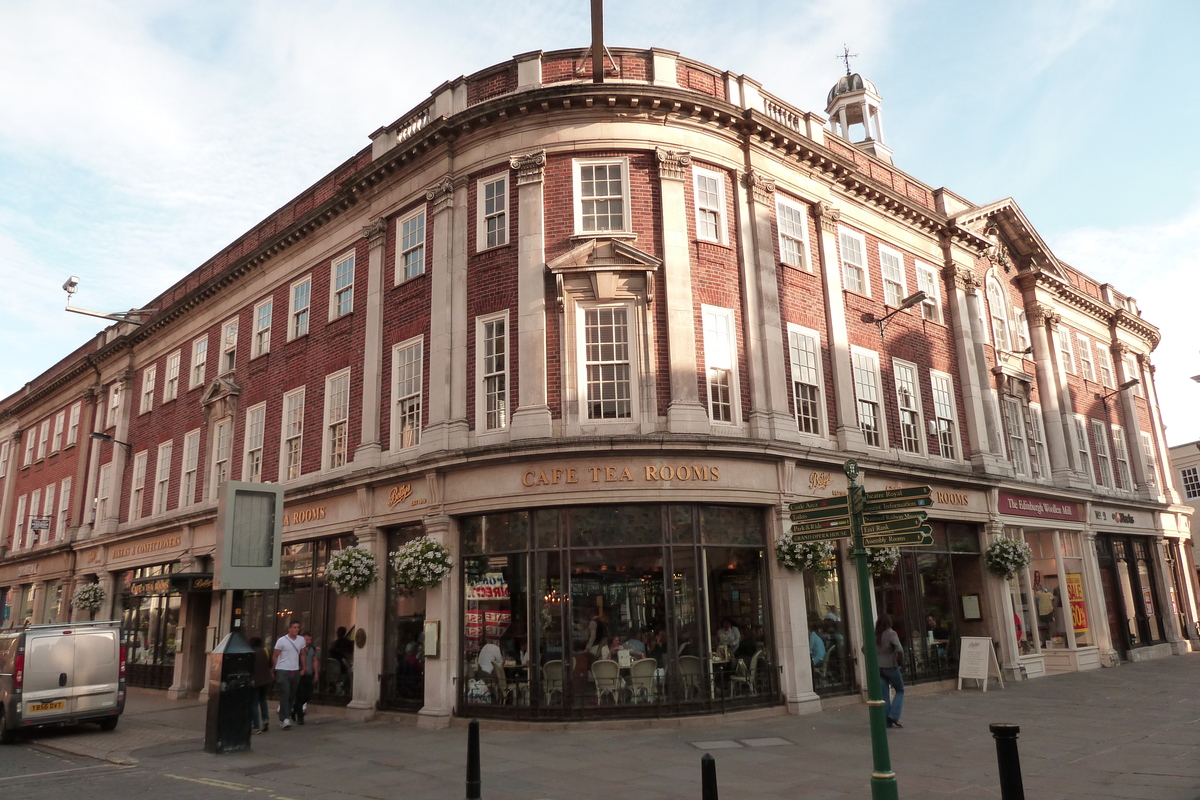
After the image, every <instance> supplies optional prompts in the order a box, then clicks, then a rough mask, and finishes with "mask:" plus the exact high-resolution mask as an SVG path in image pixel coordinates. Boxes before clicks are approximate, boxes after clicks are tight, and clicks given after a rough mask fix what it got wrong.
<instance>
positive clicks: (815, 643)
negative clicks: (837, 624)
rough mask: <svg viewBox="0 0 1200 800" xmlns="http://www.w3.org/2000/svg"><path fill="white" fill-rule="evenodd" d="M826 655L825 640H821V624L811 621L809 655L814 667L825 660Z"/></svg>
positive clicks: (809, 626)
mask: <svg viewBox="0 0 1200 800" xmlns="http://www.w3.org/2000/svg"><path fill="white" fill-rule="evenodd" d="M825 653H826V649H825V640H824V639H823V638H821V633H820V631H819V624H818V622H817V620H816V619H811V620H809V622H808V654H809V656H810V657H811V658H812V663H813V666H814V667H815V666H818V665H819V664H821V663H822V662H823V661H824V660H825Z"/></svg>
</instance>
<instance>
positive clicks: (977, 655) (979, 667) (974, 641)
mask: <svg viewBox="0 0 1200 800" xmlns="http://www.w3.org/2000/svg"><path fill="white" fill-rule="evenodd" d="M958 641H959V647H958V688H959V689H960V690H961V689H962V682H963V679H964V678H966V679H967V680H976V681H982V683H983V690H984V691H985V692H986V691H987V688H988V678H989V677H990V676H991V674H992V669H993V668H995V672H996V679H997V680H999V681H1000V688H1001V689H1003V688H1004V676H1003V675H1002V674H1001V673H1000V662H999V661H997V660H996V649H995V648H994V647H993V646H992V639H991V637H990V636H962V637H960V638H959V640H958Z"/></svg>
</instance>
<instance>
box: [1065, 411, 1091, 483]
mask: <svg viewBox="0 0 1200 800" xmlns="http://www.w3.org/2000/svg"><path fill="white" fill-rule="evenodd" d="M1071 419H1072V420H1073V421H1074V423H1075V424H1074V430H1075V434H1074V437H1075V458H1076V459H1078V460H1080V461H1082V462H1083V463H1082V464H1081V465H1080V471H1081V472H1083V474H1084V475H1086V476H1087V479H1088V480H1089V481H1091V482H1092V483H1093V484H1095V483H1097V480H1096V465H1095V464H1094V463H1093V462H1092V446H1091V444H1090V443H1089V442H1088V433H1087V428H1088V426H1087V423H1086V422H1085V421H1084V418H1083V416H1082V415H1080V414H1074V415H1072V417H1071Z"/></svg>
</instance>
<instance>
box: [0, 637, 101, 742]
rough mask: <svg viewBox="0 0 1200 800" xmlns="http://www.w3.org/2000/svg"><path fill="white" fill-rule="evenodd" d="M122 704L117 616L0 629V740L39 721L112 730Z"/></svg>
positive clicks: (45, 723)
mask: <svg viewBox="0 0 1200 800" xmlns="http://www.w3.org/2000/svg"><path fill="white" fill-rule="evenodd" d="M124 710H125V649H124V648H123V647H122V646H121V623H120V621H118V620H111V621H106V622H73V623H63V624H56V625H27V626H25V627H23V628H15V629H10V630H4V631H0V744H11V743H12V742H13V741H14V740H15V739H16V735H17V732H18V731H20V730H22V729H28V728H33V727H36V726H38V725H55V724H61V723H75V722H99V723H100V727H101V729H103V730H106V731H111V730H112V729H114V728H116V727H117V720H118V718H119V717H120V715H121V712H122V711H124Z"/></svg>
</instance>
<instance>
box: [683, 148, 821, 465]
mask: <svg viewBox="0 0 1200 800" xmlns="http://www.w3.org/2000/svg"><path fill="white" fill-rule="evenodd" d="M743 183H744V184H745V188H744V189H743V188H741V187H739V188H738V192H737V208H738V215H739V216H740V218H741V224H740V225H739V226H738V227H739V229H740V231H741V235H742V248H741V250H742V252H743V253H744V254H745V257H744V258H743V259H742V286H743V287H744V288H743V292H742V325H743V328H744V329H745V340H746V362H747V364H748V365H749V371H750V375H749V379H750V435H751V436H754V437H756V438H759V439H791V440H793V441H798V440H799V439H800V431H799V428H798V427H797V425H796V419H795V417H793V416H792V414H791V412H790V411H789V410H788V385H787V375H786V373H785V371H784V366H783V365H784V362H785V359H786V358H787V354H786V353H785V351H784V334H783V324H782V320H781V318H780V313H779V279H778V276H777V275H776V258H775V236H774V235H773V234H772V232H771V220H772V217H773V214H774V210H775V209H774V207H775V181H774V180H772V179H771V178H768V177H767V176H766V175H764V174H763V173H761V172H759V171H757V170H755V169H754V168H750V169H749V171H747V172H746V174H745V176H744V177H743ZM694 384H695V382H694V381H693V385H694Z"/></svg>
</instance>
